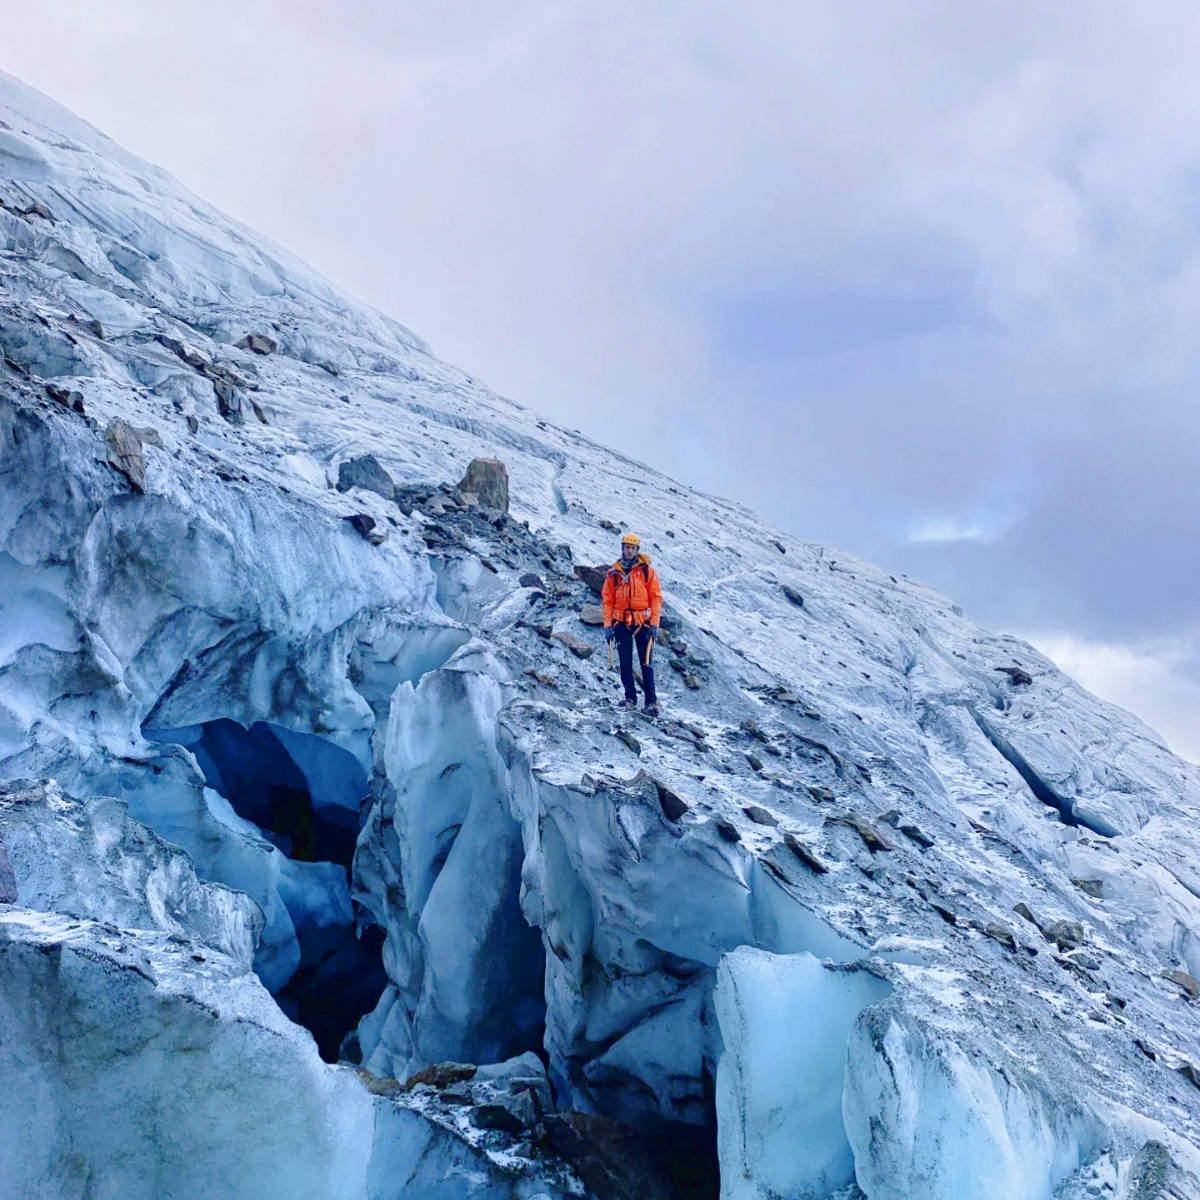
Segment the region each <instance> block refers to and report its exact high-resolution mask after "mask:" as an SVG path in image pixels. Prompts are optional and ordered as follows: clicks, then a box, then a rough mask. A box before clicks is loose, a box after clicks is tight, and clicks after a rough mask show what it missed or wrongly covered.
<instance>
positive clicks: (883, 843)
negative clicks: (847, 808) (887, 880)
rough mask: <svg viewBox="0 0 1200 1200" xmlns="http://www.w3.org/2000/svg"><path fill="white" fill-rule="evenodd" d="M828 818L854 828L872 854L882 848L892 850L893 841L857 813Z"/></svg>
mask: <svg viewBox="0 0 1200 1200" xmlns="http://www.w3.org/2000/svg"><path fill="white" fill-rule="evenodd" d="M828 820H830V821H833V822H836V823H837V824H839V825H845V826H847V827H848V828H850V829H853V830H854V832H855V833H857V834H858V836H859V837H860V838H862V841H863V845H864V846H866V848H867V849H868V850H870V852H871V853H872V854H877V853H879V851H881V850H892V849H894V847H893V846H892V843H891V842H889V841H888V840H887V838H885V837H884V836H883V834H882V833H880V832H879V830H878V829H876V828H875V826H874V825H872V824H871V822H870V821H867V820H864V819H863V818H862V817H860V816H858V814H857V813H847V814H846V815H845V816H836V817H829V818H828Z"/></svg>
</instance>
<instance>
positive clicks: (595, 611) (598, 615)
mask: <svg viewBox="0 0 1200 1200" xmlns="http://www.w3.org/2000/svg"><path fill="white" fill-rule="evenodd" d="M579 619H580V620H581V621H582V622H583V623H584V624H585V625H597V626H599V625H603V624H604V609H603V608H601V607H600V605H599V604H585V605H584V606H583V607H582V608H581V609H580V610H579Z"/></svg>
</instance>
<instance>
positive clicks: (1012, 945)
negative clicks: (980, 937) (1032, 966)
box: [983, 923, 1017, 951]
mask: <svg viewBox="0 0 1200 1200" xmlns="http://www.w3.org/2000/svg"><path fill="white" fill-rule="evenodd" d="M983 932H984V935H985V936H986V937H990V938H991V939H992V941H994V942H999V943H1000V945H1002V946H1003V947H1004V948H1005V950H1009V951H1015V950H1016V948H1017V939H1016V938H1015V937H1014V936H1013V931H1012V930H1011V929H1010V928H1009V927H1008V926H1007V925H1001V924H998V923H992V924H988V925H985V926H984V927H983Z"/></svg>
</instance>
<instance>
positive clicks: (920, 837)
mask: <svg viewBox="0 0 1200 1200" xmlns="http://www.w3.org/2000/svg"><path fill="white" fill-rule="evenodd" d="M896 828H897V829H899V830H900V832H901V833H902V834H904V836H905V837H906V838H908V840H909V841H910V842H916V843H917V845H918V846H920V847H921V848H922V849H924V850H928V849H929V848H930V847H931V846H932V845H933V838H931V837H930V836H929V834H927V833H922V832H921V830H920V829H919V828H918V827H917V826H916V825H897V826H896Z"/></svg>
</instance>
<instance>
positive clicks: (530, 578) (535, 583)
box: [517, 571, 546, 592]
mask: <svg viewBox="0 0 1200 1200" xmlns="http://www.w3.org/2000/svg"><path fill="white" fill-rule="evenodd" d="M517 582H518V583H520V585H521V586H522V587H523V588H537V589H538V590H539V591H543V592H544V591H545V590H546V585H545V584H544V583H543V582H542V577H541V576H540V575H535V574H534V573H533V572H532V571H526V572H525V574H524V575H522V576H521V578H520V579H519V580H518V581H517Z"/></svg>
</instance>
